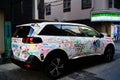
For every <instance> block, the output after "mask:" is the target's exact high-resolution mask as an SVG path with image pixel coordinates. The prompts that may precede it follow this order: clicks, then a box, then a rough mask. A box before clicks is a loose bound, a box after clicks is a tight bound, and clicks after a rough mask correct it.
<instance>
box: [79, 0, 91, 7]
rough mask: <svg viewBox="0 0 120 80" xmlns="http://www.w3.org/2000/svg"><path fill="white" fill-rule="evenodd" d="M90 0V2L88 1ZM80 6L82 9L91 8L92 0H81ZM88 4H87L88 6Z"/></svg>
mask: <svg viewBox="0 0 120 80" xmlns="http://www.w3.org/2000/svg"><path fill="white" fill-rule="evenodd" d="M89 1H90V2H89ZM81 5H82V6H81V8H82V9H89V8H92V0H81ZM88 5H89V6H88Z"/></svg>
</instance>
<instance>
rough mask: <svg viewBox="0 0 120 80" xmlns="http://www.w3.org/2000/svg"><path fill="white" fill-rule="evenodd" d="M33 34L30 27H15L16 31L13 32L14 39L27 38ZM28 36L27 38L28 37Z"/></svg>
mask: <svg viewBox="0 0 120 80" xmlns="http://www.w3.org/2000/svg"><path fill="white" fill-rule="evenodd" d="M33 32H34V29H33V28H32V27H30V26H20V27H17V29H16V31H15V32H14V34H13V36H14V37H21V38H23V37H29V36H31V35H32V33H33ZM28 35H29V36H28Z"/></svg>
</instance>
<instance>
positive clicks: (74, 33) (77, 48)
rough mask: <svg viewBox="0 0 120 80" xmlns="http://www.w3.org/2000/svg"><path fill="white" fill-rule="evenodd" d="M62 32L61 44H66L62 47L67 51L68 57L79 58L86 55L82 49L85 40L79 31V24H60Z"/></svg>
mask: <svg viewBox="0 0 120 80" xmlns="http://www.w3.org/2000/svg"><path fill="white" fill-rule="evenodd" d="M62 34H63V36H64V37H63V38H64V39H65V40H64V41H63V42H64V44H63V46H65V45H66V44H67V46H65V48H64V49H65V51H66V52H67V53H68V55H69V58H79V57H81V56H86V55H87V53H86V51H85V50H84V48H85V43H86V41H87V40H86V38H85V35H84V34H83V33H82V32H81V31H80V28H79V25H62ZM68 44H69V45H68Z"/></svg>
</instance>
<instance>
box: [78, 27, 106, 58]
mask: <svg viewBox="0 0 120 80" xmlns="http://www.w3.org/2000/svg"><path fill="white" fill-rule="evenodd" d="M80 30H82V33H84V35H85V44H84V45H85V47H84V49H83V51H84V52H85V53H86V55H87V56H88V55H99V54H101V52H102V50H103V46H104V44H103V42H102V38H101V37H100V34H99V33H98V32H97V31H96V30H94V29H93V28H91V27H88V26H82V27H80Z"/></svg>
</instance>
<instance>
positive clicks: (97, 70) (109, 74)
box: [0, 43, 120, 80]
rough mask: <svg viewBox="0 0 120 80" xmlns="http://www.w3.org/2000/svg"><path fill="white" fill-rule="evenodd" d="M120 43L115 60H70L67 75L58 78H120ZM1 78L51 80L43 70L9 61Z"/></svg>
mask: <svg viewBox="0 0 120 80" xmlns="http://www.w3.org/2000/svg"><path fill="white" fill-rule="evenodd" d="M119 47H120V43H117V44H116V54H115V59H114V61H112V62H110V63H104V62H103V61H101V59H98V58H97V57H96V58H94V59H93V58H90V59H87V60H86V59H85V60H84V59H80V60H79V61H78V60H77V61H76V60H74V61H70V63H69V66H68V69H67V70H66V73H65V75H64V76H63V77H62V78H59V79H58V80H119V79H120V71H119V70H120V65H119V64H120V49H119ZM0 80H50V79H49V78H48V77H47V76H45V75H44V74H43V72H42V71H31V70H29V71H28V70H23V69H21V68H20V67H18V66H16V65H14V64H12V63H9V64H4V65H0Z"/></svg>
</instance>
